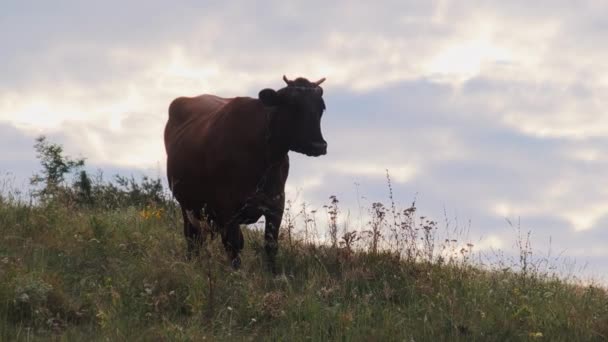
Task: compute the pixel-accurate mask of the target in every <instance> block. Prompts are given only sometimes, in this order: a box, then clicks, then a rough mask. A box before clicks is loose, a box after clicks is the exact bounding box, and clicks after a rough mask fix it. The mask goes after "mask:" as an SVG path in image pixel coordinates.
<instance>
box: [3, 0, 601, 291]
mask: <svg viewBox="0 0 608 342" xmlns="http://www.w3.org/2000/svg"><path fill="white" fill-rule="evenodd" d="M1 8H2V10H1V11H0V42H2V44H0V62H1V63H0V75H1V77H0V144H1V146H3V148H2V149H0V174H4V175H5V176H4V177H7V176H6V173H9V174H11V175H13V176H12V177H15V178H16V179H17V183H20V182H21V183H24V184H25V183H26V180H27V178H28V177H29V176H30V175H31V174H32V173H34V172H36V171H37V170H38V165H37V161H36V159H35V153H34V151H33V148H32V146H33V143H34V138H35V137H36V136H38V135H40V134H44V135H46V136H48V137H49V139H50V140H51V141H53V142H57V143H61V144H63V145H64V147H65V150H66V152H67V153H68V154H70V155H72V156H84V157H86V158H87V163H88V165H89V166H90V167H94V168H100V169H103V170H104V172H106V174H111V173H112V172H121V173H125V174H134V175H141V174H147V175H153V176H161V177H163V175H164V170H165V160H166V159H165V151H164V147H163V139H162V131H163V128H164V124H165V122H166V119H167V108H168V105H169V103H170V102H171V100H172V99H173V98H175V97H178V96H194V95H198V94H202V93H212V94H216V95H220V96H226V97H231V96H251V97H256V96H257V93H258V92H259V90H261V89H263V88H267V87H272V88H275V89H278V88H281V87H283V85H284V83H283V81H282V76H283V75H284V74H285V75H287V77H289V78H292V79H293V78H296V77H298V76H303V77H307V78H309V79H311V80H317V79H320V78H321V77H326V78H327V81H326V82H325V83H324V84H323V87H324V99H325V102H326V105H327V111H326V113H325V114H324V116H323V122H322V125H323V134H324V137H325V139H326V140H327V141H328V144H329V146H328V154H327V155H326V156H323V157H320V158H309V157H305V156H302V155H297V154H295V153H290V157H291V160H292V162H291V165H292V166H291V167H292V169H291V173H290V178H289V180H288V186H287V190H288V197H290V196H291V198H293V200H294V201H296V202H297V201H300V202H302V201H305V202H307V203H310V204H311V206H312V207H318V208H321V206H322V205H323V204H326V203H328V197H329V196H330V195H336V196H338V198H339V199H340V201H341V203H340V205H341V208H342V212H343V213H347V212H349V211H350V212H351V213H353V215H354V216H355V215H356V213H357V212H359V214H360V209H359V208H360V207H361V206H363V207H365V206H367V207H369V206H370V205H371V203H372V202H376V201H382V202H385V203H387V201H388V188H387V184H386V183H387V182H386V170H387V169H388V170H389V173H390V176H391V180H392V187H393V192H394V198H395V201H396V203H397V205H398V206H399V207H400V208H401V207H406V206H408V205H409V204H410V203H411V202H412V201H413V200H414V199H416V202H417V206H418V209H419V210H420V212H421V213H424V214H425V215H427V216H429V217H431V218H434V219H436V220H437V221H439V222H440V223H441V222H444V221H445V219H446V218H447V219H448V220H449V221H450V222H459V224H460V225H462V226H466V229H467V231H468V237H469V239H470V240H471V241H472V242H473V243H474V244H475V245H476V247H475V248H477V250H478V251H491V250H497V249H501V250H506V251H512V250H513V248H514V242H515V241H516V240H517V234H516V233H515V232H514V229H513V227H511V226H510V225H509V224H508V223H507V219H509V220H511V222H515V223H517V222H519V225H520V226H521V229H522V230H523V231H531V240H532V244H533V248H534V251H535V253H537V254H538V255H542V254H547V253H548V251H553V253H554V254H559V255H562V256H563V257H564V258H566V259H570V258H572V259H574V260H576V263H577V264H578V265H580V266H585V269H584V272H586V273H585V274H587V275H589V276H591V277H593V278H596V279H599V280H605V279H604V274H606V273H608V266H606V265H608V244H607V243H606V241H608V227H607V225H608V187H606V186H605V184H608V114H607V113H606V112H605V109H604V108H605V107H606V105H608V96H606V95H607V94H608V92H607V91H608V45H606V44H605V41H606V37H607V36H608V21H607V20H605V18H606V15H607V14H608V3H607V2H605V1H584V0H583V1H566V0H563V1H562V0H551V1H549V0H539V1H535V2H530V1H517V0H514V1H508V2H507V1H499V0H486V1H481V0H480V1H466V2H463V1H447V0H436V1H405V0H399V1H381V2H369V1H333V2H326V1H315V0H309V1H301V2H295V1H265V2H253V1H247V2H246V1H238V2H237V1H172V2H167V1H156V0H148V1H129V2H127V3H125V2H123V1H116V0H107V1H103V2H93V1H67V0H57V1H53V2H43V1H27V0H25V1H23V0H20V1H14V0H4V1H3V2H2V5H1ZM362 215H363V216H365V213H364V214H362Z"/></svg>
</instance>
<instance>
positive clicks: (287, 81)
mask: <svg viewBox="0 0 608 342" xmlns="http://www.w3.org/2000/svg"><path fill="white" fill-rule="evenodd" d="M283 81H285V83H287V85H291V82H292V81H290V80H288V79H287V76H285V75H283Z"/></svg>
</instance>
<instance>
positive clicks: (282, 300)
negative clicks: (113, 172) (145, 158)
mask: <svg viewBox="0 0 608 342" xmlns="http://www.w3.org/2000/svg"><path fill="white" fill-rule="evenodd" d="M36 147H37V151H38V152H39V153H40V154H41V156H42V157H45V153H47V155H46V157H45V158H42V160H43V161H45V162H47V164H44V163H43V166H44V167H45V170H44V171H43V172H42V176H39V177H36V178H35V181H34V182H33V184H34V185H36V186H37V188H36V189H34V190H35V191H32V192H30V194H33V196H35V197H28V196H24V195H22V194H20V193H16V192H15V188H14V187H12V185H11V183H10V180H9V181H8V182H6V181H5V182H0V280H1V281H0V340H2V341H31V340H46V339H55V340H66V341H72V340H73V341H83V340H110V341H137V340H141V341H149V340H153V341H157V340H161V341H173V340H175V341H200V340H216V339H217V340H279V341H287V340H288V341H300V340H302V341H305V340H306V341H308V340H313V341H325V340H344V341H351V340H353V341H397V340H398V341H403V340H407V341H446V340H450V341H452V340H454V341H459V340H462V341H474V340H481V341H506V340H509V341H512V340H534V339H546V340H551V341H590V340H606V339H607V338H608V295H607V293H606V289H605V288H603V287H599V286H594V285H583V284H581V283H576V282H573V281H570V280H568V279H563V278H560V277H558V276H557V274H556V273H555V269H554V268H553V266H552V262H553V260H550V258H548V257H545V258H543V257H540V258H539V257H537V256H535V255H534V254H533V253H532V247H531V243H530V235H529V233H526V232H522V230H521V227H520V225H519V224H515V225H514V224H511V223H510V224H511V225H512V226H513V228H514V230H515V231H516V232H517V241H516V242H517V246H518V249H519V253H518V256H517V257H515V258H514V259H509V258H506V257H500V258H494V259H493V260H494V261H493V262H494V263H493V264H490V265H488V263H487V262H486V261H483V260H481V259H475V258H473V255H474V245H473V244H472V243H470V242H469V241H467V237H466V228H462V227H458V226H457V225H456V226H453V225H451V223H450V221H449V220H447V219H446V220H445V221H446V222H445V227H443V228H444V229H443V230H444V234H443V235H442V234H440V233H441V229H440V225H439V224H438V223H437V221H435V220H433V219H431V218H427V217H424V216H422V215H420V214H419V213H418V209H417V207H416V201H415V200H414V201H413V202H412V204H411V205H410V206H407V207H405V208H399V207H398V205H396V201H395V199H394V197H393V188H392V184H391V178H390V175H389V173H388V171H387V174H386V178H387V193H388V195H387V196H388V204H386V205H385V204H383V203H380V202H375V203H372V204H371V206H370V207H369V208H363V207H362V206H361V204H360V201H359V198H357V201H358V203H359V208H358V209H359V217H358V218H357V220H356V223H355V224H354V225H353V224H352V223H351V222H352V221H351V219H350V213H349V211H348V210H346V211H343V210H342V208H341V207H340V201H339V200H338V198H337V197H336V196H330V197H329V203H328V204H326V205H325V206H323V209H324V210H325V213H324V214H325V215H322V213H320V212H318V211H317V210H316V209H314V207H313V206H311V205H310V204H306V203H302V204H301V207H300V208H299V209H298V208H297V207H296V206H295V204H294V202H293V201H288V202H287V206H286V211H285V215H284V220H283V225H282V227H281V234H280V237H279V238H280V244H281V248H280V252H279V255H278V259H277V260H278V269H279V275H278V276H275V275H273V274H271V273H270V272H266V271H265V270H266V268H265V261H264V254H265V253H264V248H263V236H262V232H261V229H259V227H257V226H253V227H250V228H245V229H244V235H245V240H246V248H245V250H244V252H243V254H244V255H243V258H242V259H243V264H242V268H241V270H239V271H234V270H232V268H231V267H230V266H229V265H230V263H229V262H228V261H227V260H226V257H225V255H224V252H223V251H222V247H221V246H220V245H221V243H219V242H218V240H219V239H215V241H210V243H209V244H208V245H207V246H206V248H205V253H202V256H201V257H200V258H198V259H195V260H193V261H186V260H187V258H186V255H185V250H186V246H185V240H184V238H183V236H182V222H181V214H180V212H179V210H178V208H177V206H176V204H175V202H173V201H172V200H171V199H170V198H169V197H168V196H167V192H166V190H165V189H162V186H161V185H160V184H161V183H160V181H159V180H152V179H143V180H142V181H141V182H137V181H135V180H134V179H133V178H131V179H128V178H121V177H118V178H116V179H115V180H116V182H117V183H116V184H115V183H112V182H106V181H103V179H102V178H101V177H98V178H97V179H96V180H91V179H90V178H89V177H88V175H87V174H86V173H82V171H81V170H78V169H76V168H77V167H80V166H83V165H84V160H72V159H70V158H68V157H64V156H63V155H62V154H61V152H62V149H61V148H60V146H57V145H54V144H50V143H47V142H46V141H45V140H44V139H38V140H37V145H36ZM45 165H46V166H45ZM61 165H64V166H66V167H65V168H61V167H60V166H61ZM70 165H71V166H70ZM71 167H72V168H74V169H71ZM68 171H76V172H77V175H78V177H77V180H76V181H75V182H73V183H72V184H71V185H70V184H68V183H67V182H66V181H65V173H66V172H68ZM357 191H358V189H357ZM364 212H367V215H366V216H367V217H368V219H366V220H364V215H363V213H364ZM319 217H326V220H318V218H319ZM323 232H327V234H328V236H327V239H324V238H323Z"/></svg>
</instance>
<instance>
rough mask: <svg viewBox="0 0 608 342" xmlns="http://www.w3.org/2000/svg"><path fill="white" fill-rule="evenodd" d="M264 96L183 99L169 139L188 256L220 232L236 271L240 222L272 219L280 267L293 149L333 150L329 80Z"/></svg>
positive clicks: (270, 246) (268, 230)
mask: <svg viewBox="0 0 608 342" xmlns="http://www.w3.org/2000/svg"><path fill="white" fill-rule="evenodd" d="M283 81H285V83H286V86H285V87H283V88H281V89H279V90H274V89H270V88H266V89H262V90H261V91H260V92H259V93H258V98H257V99H256V98H251V97H233V98H223V97H219V96H215V95H208V94H204V95H200V96H196V97H179V98H176V99H175V100H173V101H172V102H171V104H170V106H169V119H168V121H167V124H166V126H165V131H164V140H165V150H166V153H167V179H168V183H169V188H170V189H171V192H172V193H173V196H174V197H175V199H176V200H177V202H178V203H179V205H180V207H181V211H182V216H183V220H184V236H185V238H186V244H187V258H188V259H191V258H192V257H193V256H198V255H200V248H201V246H202V245H203V244H204V243H205V240H206V238H207V236H209V235H211V236H212V237H213V234H214V233H219V234H220V235H221V238H222V243H223V246H224V248H225V250H226V252H227V255H228V258H229V260H230V262H231V265H232V267H234V268H235V269H238V268H239V266H240V264H241V258H240V256H239V253H240V252H241V250H242V249H243V246H244V241H243V234H242V232H241V229H240V225H241V224H252V223H255V222H257V221H258V220H259V219H260V217H261V216H264V218H265V231H264V240H265V241H264V249H265V251H266V256H267V260H268V263H269V265H270V267H271V269H272V270H273V272H275V271H276V269H275V267H276V266H275V259H276V254H277V250H278V235H279V227H280V225H281V220H282V218H283V210H284V208H285V182H286V181H287V176H288V173H289V156H288V152H289V151H294V152H298V153H302V154H305V155H307V156H314V157H318V156H321V155H325V154H326V153H327V142H326V141H325V139H324V138H323V134H322V133H321V117H322V116H323V112H324V111H325V102H324V101H323V88H321V86H320V85H321V83H323V82H324V81H325V78H322V79H320V80H318V81H316V82H310V81H309V80H307V79H306V78H303V77H299V78H296V79H295V80H289V79H287V77H285V76H283Z"/></svg>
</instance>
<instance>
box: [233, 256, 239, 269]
mask: <svg viewBox="0 0 608 342" xmlns="http://www.w3.org/2000/svg"><path fill="white" fill-rule="evenodd" d="M231 264H232V268H234V269H235V270H238V269H239V268H240V267H241V257H240V256H237V257H235V258H234V259H232V263H231Z"/></svg>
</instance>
